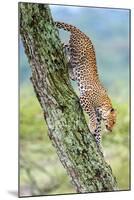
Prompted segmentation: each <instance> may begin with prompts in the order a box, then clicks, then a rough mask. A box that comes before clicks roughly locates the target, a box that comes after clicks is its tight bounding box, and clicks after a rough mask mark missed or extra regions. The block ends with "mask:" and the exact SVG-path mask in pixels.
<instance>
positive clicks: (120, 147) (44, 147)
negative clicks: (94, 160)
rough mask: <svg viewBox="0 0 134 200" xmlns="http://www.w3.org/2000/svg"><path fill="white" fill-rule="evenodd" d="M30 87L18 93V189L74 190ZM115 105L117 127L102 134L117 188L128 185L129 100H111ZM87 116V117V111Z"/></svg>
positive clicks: (30, 191) (37, 191)
mask: <svg viewBox="0 0 134 200" xmlns="http://www.w3.org/2000/svg"><path fill="white" fill-rule="evenodd" d="M31 91H32V90H31V88H26V87H23V88H21V96H20V154H21V156H20V158H21V171H20V172H21V173H20V176H21V178H20V183H21V192H22V193H23V194H25V195H26V194H28V195H29V194H35V195H36V194H37V195H38V194H56V193H57V194H60V193H70V192H75V190H74V189H73V187H72V185H71V183H70V180H69V177H68V175H67V174H66V171H65V170H64V168H63V166H62V165H61V163H60V161H59V159H58V156H57V154H56V152H55V149H54V148H53V146H52V144H51V141H50V140H49V138H48V135H47V131H48V130H47V126H46V124H44V120H43V114H42V111H41V108H40V105H39V103H38V101H37V99H36V97H35V95H34V93H33V92H31ZM116 102H117V100H116ZM114 107H116V108H117V112H118V118H117V124H116V127H115V129H114V131H113V132H112V133H104V134H103V139H102V142H103V146H104V152H105V157H106V160H107V162H108V163H109V164H110V165H111V167H112V169H113V173H114V175H115V176H116V177H117V182H118V187H119V189H120V190H127V189H129V113H128V104H127V103H121V102H120V103H116V104H115V103H114ZM86 118H87V120H88V117H87V115H86ZM28 170H29V171H30V175H29V171H28ZM32 185H36V187H32ZM26 188H27V189H26ZM28 188H29V189H28Z"/></svg>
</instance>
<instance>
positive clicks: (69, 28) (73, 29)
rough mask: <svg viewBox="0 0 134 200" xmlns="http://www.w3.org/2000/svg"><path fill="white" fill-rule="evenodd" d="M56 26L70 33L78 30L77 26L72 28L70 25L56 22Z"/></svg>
mask: <svg viewBox="0 0 134 200" xmlns="http://www.w3.org/2000/svg"><path fill="white" fill-rule="evenodd" d="M55 25H56V26H57V27H58V28H59V29H64V30H65V31H70V32H73V31H75V30H76V29H77V28H76V27H75V26H72V25H70V24H66V23H64V22H55Z"/></svg>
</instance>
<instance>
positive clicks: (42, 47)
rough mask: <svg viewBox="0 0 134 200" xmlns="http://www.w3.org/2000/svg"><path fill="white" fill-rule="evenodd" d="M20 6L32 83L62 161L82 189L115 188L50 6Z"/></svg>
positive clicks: (77, 187) (90, 190)
mask: <svg viewBox="0 0 134 200" xmlns="http://www.w3.org/2000/svg"><path fill="white" fill-rule="evenodd" d="M19 8H20V12H19V13H20V34H21V39H22V41H23V45H24V48H25V52H26V55H27V57H28V59H29V63H30V66H31V71H32V77H31V81H32V84H33V87H34V90H35V94H36V96H37V98H38V100H39V103H40V105H41V107H42V111H43V113H44V118H45V120H46V123H47V126H48V134H49V137H50V140H51V142H52V144H53V145H54V147H55V150H56V152H57V154H58V156H59V159H60V161H61V163H62V165H63V166H64V167H65V169H66V170H67V173H68V175H69V176H70V177H71V180H72V183H73V185H74V186H75V188H76V191H77V192H79V193H84V192H98V191H113V190H117V186H116V180H115V178H114V176H113V175H112V170H111V167H110V166H109V165H108V164H107V163H106V162H105V159H104V157H103V155H102V154H101V152H100V151H99V149H98V148H97V145H96V142H95V140H94V137H93V136H92V134H91V133H90V132H89V129H88V126H87V124H86V121H85V118H84V115H83V111H82V108H81V106H80V103H79V99H78V97H77V95H76V94H75V92H74V91H73V88H72V86H71V84H70V80H69V76H68V71H67V66H66V58H65V56H64V53H63V51H62V45H61V42H60V40H59V35H58V30H57V29H56V28H55V26H54V23H53V20H52V17H51V13H50V9H49V7H48V6H47V5H43V4H30V3H20V4H19Z"/></svg>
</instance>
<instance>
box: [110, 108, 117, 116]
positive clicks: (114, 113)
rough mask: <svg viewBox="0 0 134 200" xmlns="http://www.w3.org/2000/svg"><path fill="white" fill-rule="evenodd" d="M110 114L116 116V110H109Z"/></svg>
mask: <svg viewBox="0 0 134 200" xmlns="http://www.w3.org/2000/svg"><path fill="white" fill-rule="evenodd" d="M110 112H111V113H112V114H113V115H115V116H116V114H117V110H116V109H114V108H111V110H110Z"/></svg>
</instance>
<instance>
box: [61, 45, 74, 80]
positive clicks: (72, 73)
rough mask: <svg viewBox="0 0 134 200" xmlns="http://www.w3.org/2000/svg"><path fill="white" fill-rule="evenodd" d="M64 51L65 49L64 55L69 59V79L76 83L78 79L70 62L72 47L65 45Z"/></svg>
mask: <svg viewBox="0 0 134 200" xmlns="http://www.w3.org/2000/svg"><path fill="white" fill-rule="evenodd" d="M63 49H64V53H65V55H66V58H67V67H68V72H69V78H70V79H71V80H72V81H75V80H76V78H75V75H74V68H73V67H72V65H71V61H70V46H69V44H64V45H63Z"/></svg>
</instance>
